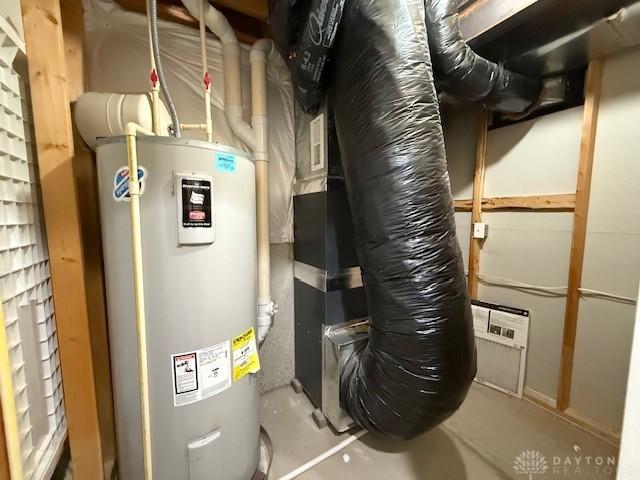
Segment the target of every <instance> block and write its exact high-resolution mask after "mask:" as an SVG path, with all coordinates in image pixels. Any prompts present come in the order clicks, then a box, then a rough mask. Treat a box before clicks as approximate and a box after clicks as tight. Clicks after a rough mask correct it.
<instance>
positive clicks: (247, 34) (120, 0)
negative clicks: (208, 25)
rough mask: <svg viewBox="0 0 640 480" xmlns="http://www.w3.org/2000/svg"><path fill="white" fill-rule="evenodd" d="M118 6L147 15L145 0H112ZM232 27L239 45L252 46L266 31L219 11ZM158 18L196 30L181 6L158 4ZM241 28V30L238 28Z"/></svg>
mask: <svg viewBox="0 0 640 480" xmlns="http://www.w3.org/2000/svg"><path fill="white" fill-rule="evenodd" d="M114 1H115V2H116V3H117V4H118V5H120V6H121V7H122V8H124V9H126V10H130V11H132V12H136V13H141V14H143V15H146V14H147V8H146V4H145V0H114ZM221 11H222V12H223V13H224V14H225V16H226V17H227V20H229V23H230V24H231V26H232V27H233V30H234V32H235V33H236V37H238V41H239V42H240V43H245V44H247V45H252V44H253V43H255V41H256V40H258V39H259V38H261V37H263V36H264V35H265V32H266V30H267V26H266V24H264V23H263V22H261V21H257V20H255V19H253V18H250V17H246V16H244V15H239V14H238V13H237V12H236V11H235V10H228V9H221ZM158 18H160V19H162V20H167V21H169V22H175V23H179V24H181V25H186V26H187V27H191V28H196V29H197V28H198V21H197V20H196V19H195V18H194V17H193V16H192V15H191V14H190V13H189V11H188V10H187V9H186V8H185V7H183V6H182V5H171V4H166V3H160V2H159V3H158ZM240 27H242V28H240Z"/></svg>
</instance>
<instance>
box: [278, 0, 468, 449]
mask: <svg viewBox="0 0 640 480" xmlns="http://www.w3.org/2000/svg"><path fill="white" fill-rule="evenodd" d="M321 3H322V4H323V5H324V7H323V8H324V10H325V12H326V11H335V10H333V9H334V8H336V7H338V8H340V10H341V13H342V20H341V25H340V32H339V34H338V36H337V39H336V43H335V45H333V47H332V49H331V48H329V49H327V50H326V51H325V55H327V57H326V58H327V59H328V58H329V57H328V55H331V67H330V69H329V70H330V75H329V77H330V80H331V81H330V87H329V103H330V104H331V105H332V107H333V109H334V115H335V123H336V130H337V135H338V142H339V146H340V150H341V159H342V167H343V170H344V176H345V181H346V188H347V193H348V198H349V203H350V207H351V212H352V217H353V225H354V234H355V242H356V249H357V254H358V259H359V263H360V267H361V270H362V276H363V283H364V288H365V291H366V297H367V306H368V311H369V317H370V323H369V341H368V343H366V345H365V346H364V347H362V348H358V349H357V350H356V351H355V352H353V353H352V355H351V356H350V357H348V358H347V360H346V362H344V364H343V369H342V374H341V378H340V398H341V402H342V405H343V407H344V408H345V409H346V410H347V412H348V413H349V414H350V415H351V417H352V418H353V420H354V421H355V422H356V423H357V424H359V425H360V426H362V427H364V428H367V429H368V430H370V431H372V432H377V433H381V434H384V435H388V436H391V437H395V438H400V439H409V438H412V437H414V436H416V435H418V434H420V433H423V432H424V431H426V430H428V429H429V428H431V427H433V426H435V425H437V424H438V423H440V422H442V421H443V420H444V419H446V418H447V417H449V416H450V415H451V414H452V413H454V412H455V411H456V410H457V409H458V407H459V406H460V405H461V403H462V401H463V400H464V398H465V396H466V394H467V391H468V389H469V386H470V384H471V381H472V379H473V377H474V375H475V372H476V350H475V343H474V335H473V324H472V317H471V308H470V302H469V297H468V293H467V288H466V282H465V276H464V267H463V263H462V257H461V253H460V248H459V246H458V240H457V238H456V230H455V221H454V210H453V206H452V198H451V192H450V187H449V177H448V174H447V169H446V161H445V150H444V142H443V136H442V128H441V124H440V114H439V110H438V101H437V96H436V91H435V88H434V84H433V76H432V71H431V61H430V56H429V45H428V40H427V30H426V27H425V12H424V5H423V0H351V1H349V2H348V3H347V4H346V5H345V4H344V2H343V1H341V0H334V1H333V2H332V1H327V0H324V1H322V2H321ZM342 7H344V11H342ZM311 12H312V14H313V13H317V11H314V10H311ZM272 15H273V10H272ZM310 17H311V15H309V18H310ZM314 21H315V20H314ZM273 25H274V22H273V21H272V27H273ZM325 44H326V43H325ZM284 48H285V50H286V49H287V48H286V46H285V47H284ZM303 50H304V49H303ZM297 51H298V52H300V50H297ZM302 53H303V54H304V51H302ZM292 68H293V69H294V70H293V77H294V80H295V79H296V78H298V75H297V74H296V71H295V69H297V68H301V65H300V64H292ZM318 88H319V90H318V91H321V90H322V83H321V82H320V84H319V85H318Z"/></svg>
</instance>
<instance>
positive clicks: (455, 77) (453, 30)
mask: <svg viewBox="0 0 640 480" xmlns="http://www.w3.org/2000/svg"><path fill="white" fill-rule="evenodd" d="M424 6H425V10H426V19H427V28H428V30H429V46H430V48H431V58H432V61H433V70H434V75H435V81H436V86H437V87H438V90H441V91H444V92H446V93H448V94H450V95H453V96H454V97H457V98H460V99H462V100H469V101H473V102H483V103H484V104H485V105H486V106H487V107H488V108H489V109H490V110H495V111H498V112H507V113H521V112H524V111H526V110H528V109H529V108H530V107H531V106H533V105H534V104H535V103H536V101H537V100H538V99H539V97H540V94H541V91H542V82H541V81H540V80H539V79H533V78H529V77H527V76H524V75H521V74H519V73H515V72H511V71H509V70H506V69H504V68H503V67H502V66H500V65H498V64H496V63H493V62H490V61H489V60H486V59H484V58H482V57H480V56H479V55H477V54H476V53H475V52H474V51H473V50H471V48H470V47H469V46H468V45H467V44H466V42H465V41H464V39H463V38H462V33H460V24H459V20H458V2H457V0H424Z"/></svg>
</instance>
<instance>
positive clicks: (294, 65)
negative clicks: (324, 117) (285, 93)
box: [269, 0, 345, 113]
mask: <svg viewBox="0 0 640 480" xmlns="http://www.w3.org/2000/svg"><path fill="white" fill-rule="evenodd" d="M344 5H345V0H306V1H304V0H269V23H270V24H271V30H272V32H273V38H274V41H275V42H276V45H277V47H278V50H279V51H280V53H281V54H282V56H283V57H284V58H285V59H287V63H288V64H289V69H290V70H291V76H292V77H293V87H294V95H295V98H296V100H297V101H298V104H299V105H300V107H301V108H302V110H303V111H305V112H306V113H316V112H317V111H318V107H319V106H320V102H321V101H322V97H323V96H324V83H325V80H326V79H325V77H326V72H327V66H328V63H329V62H330V57H329V55H330V52H331V50H332V48H333V44H334V42H335V39H336V33H337V31H338V26H339V25H340V19H341V18H342V12H343V9H344Z"/></svg>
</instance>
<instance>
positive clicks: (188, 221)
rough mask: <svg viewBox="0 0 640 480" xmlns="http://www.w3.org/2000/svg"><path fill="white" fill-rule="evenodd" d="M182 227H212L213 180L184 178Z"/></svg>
mask: <svg viewBox="0 0 640 480" xmlns="http://www.w3.org/2000/svg"><path fill="white" fill-rule="evenodd" d="M181 187H182V227H183V228H211V225H212V223H211V182H210V181H209V180H203V179H197V178H183V179H182V181H181Z"/></svg>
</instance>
